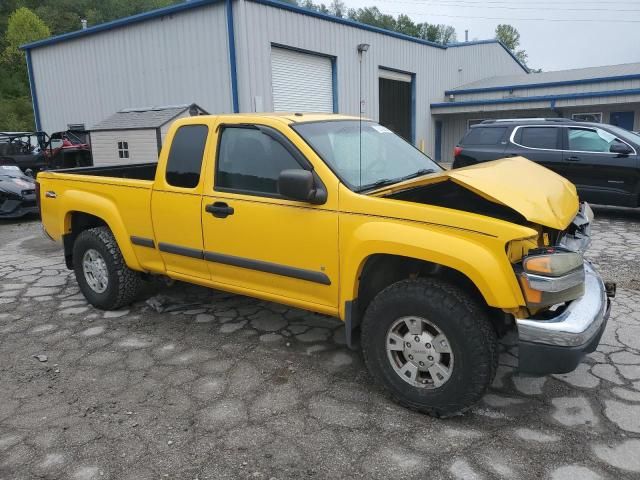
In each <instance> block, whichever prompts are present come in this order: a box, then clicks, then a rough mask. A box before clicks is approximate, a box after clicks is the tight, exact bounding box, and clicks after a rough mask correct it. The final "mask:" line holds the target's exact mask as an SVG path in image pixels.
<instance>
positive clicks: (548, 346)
mask: <svg viewBox="0 0 640 480" xmlns="http://www.w3.org/2000/svg"><path fill="white" fill-rule="evenodd" d="M584 268H585V289H584V294H583V295H582V296H581V297H580V298H578V299H576V300H574V301H572V302H571V303H569V305H568V306H567V307H566V308H565V309H564V310H563V311H561V312H560V313H559V314H558V315H556V316H555V317H551V318H548V312H547V315H546V316H545V317H544V318H536V317H532V318H516V326H517V328H518V337H519V347H520V348H519V355H520V370H522V371H526V372H531V373H564V372H568V371H571V370H573V369H574V368H575V367H576V366H577V365H578V363H579V362H580V359H581V358H582V356H583V355H584V354H585V353H589V352H592V351H593V350H595V348H596V347H597V346H598V343H599V341H600V337H601V336H602V333H603V332H604V329H605V326H606V323H607V319H608V318H609V310H610V302H609V299H608V297H607V290H606V288H605V285H604V283H603V281H602V279H601V278H600V275H599V274H598V272H596V271H595V270H594V268H593V267H592V266H591V264H590V263H589V262H585V264H584Z"/></svg>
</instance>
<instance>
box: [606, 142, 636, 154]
mask: <svg viewBox="0 0 640 480" xmlns="http://www.w3.org/2000/svg"><path fill="white" fill-rule="evenodd" d="M609 152H611V153H617V154H618V155H629V154H631V153H633V150H631V147H629V145H627V144H626V143H614V144H613V145H611V147H609Z"/></svg>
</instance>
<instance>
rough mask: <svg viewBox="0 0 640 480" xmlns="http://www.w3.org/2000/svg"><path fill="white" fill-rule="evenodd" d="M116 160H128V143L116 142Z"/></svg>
mask: <svg viewBox="0 0 640 480" xmlns="http://www.w3.org/2000/svg"><path fill="white" fill-rule="evenodd" d="M60 141H61V142H62V140H60ZM118 158H129V142H118Z"/></svg>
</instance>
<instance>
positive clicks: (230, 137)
mask: <svg viewBox="0 0 640 480" xmlns="http://www.w3.org/2000/svg"><path fill="white" fill-rule="evenodd" d="M296 168H301V166H300V164H299V163H298V162H297V161H296V159H295V158H293V156H292V155H291V154H290V153H289V152H288V151H287V150H286V149H285V147H284V146H283V145H282V144H281V143H280V142H278V141H276V140H274V139H273V138H271V137H270V136H268V135H265V134H263V133H262V132H261V131H260V130H258V129H257V128H251V127H240V128H238V127H227V128H225V129H224V130H223V131H222V135H221V137H220V146H219V150H218V163H217V170H216V178H215V186H216V189H228V190H234V191H242V192H247V193H254V194H262V195H268V196H272V195H278V177H279V176H280V172H282V171H283V170H287V169H296Z"/></svg>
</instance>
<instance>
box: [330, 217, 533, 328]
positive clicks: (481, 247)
mask: <svg viewBox="0 0 640 480" xmlns="http://www.w3.org/2000/svg"><path fill="white" fill-rule="evenodd" d="M356 222H357V219H356V218H355V217H351V218H350V219H346V220H345V221H344V222H342V223H341V233H344V232H348V231H350V230H351V232H350V233H346V234H344V235H341V240H342V241H341V248H340V251H341V257H342V266H341V279H342V281H341V292H340V293H341V295H340V298H341V299H342V301H341V307H340V308H341V312H340V314H341V317H342V318H344V311H343V310H344V302H345V301H349V300H353V299H355V298H357V295H358V288H359V278H360V274H361V272H362V268H363V266H364V265H365V263H366V261H367V259H368V258H369V257H370V256H371V255H376V254H387V255H397V256H401V257H409V258H414V259H418V260H424V261H428V262H432V263H436V264H439V265H443V266H446V267H449V268H452V269H454V270H456V271H458V272H460V273H462V274H463V275H465V276H466V277H467V278H469V279H470V280H471V281H472V282H473V283H474V285H475V286H476V287H477V288H478V290H479V291H480V293H481V294H482V296H483V297H484V299H485V301H486V302H487V304H488V305H490V306H492V307H498V308H518V307H519V306H521V305H524V298H523V296H522V292H521V290H520V287H519V286H518V283H517V280H516V276H515V274H514V272H513V268H512V266H511V264H510V263H509V260H508V258H507V256H506V255H505V244H504V240H501V239H499V238H497V237H493V236H491V235H486V234H480V233H478V232H468V231H465V230H457V229H452V228H448V227H440V226H429V227H427V226H424V225H420V224H411V223H408V222H401V221H396V222H390V221H389V219H380V220H379V221H378V220H368V221H366V222H364V223H361V224H360V225H354V223H356Z"/></svg>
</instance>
